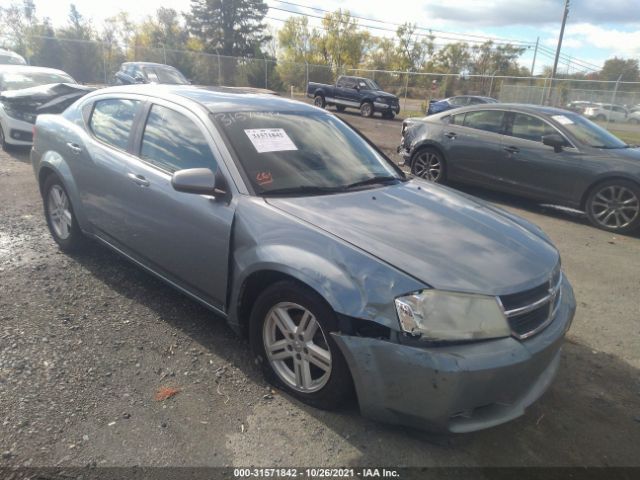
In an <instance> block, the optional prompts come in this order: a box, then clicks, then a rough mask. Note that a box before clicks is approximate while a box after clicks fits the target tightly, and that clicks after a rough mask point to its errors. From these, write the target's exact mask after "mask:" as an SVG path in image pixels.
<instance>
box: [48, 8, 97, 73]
mask: <svg viewBox="0 0 640 480" xmlns="http://www.w3.org/2000/svg"><path fill="white" fill-rule="evenodd" d="M57 36H58V38H59V39H60V41H61V45H62V48H63V51H64V60H63V70H64V71H66V72H67V73H69V74H70V75H71V76H72V77H73V78H75V79H76V80H77V81H79V82H83V83H97V82H103V81H104V80H105V72H104V70H103V62H102V48H101V45H100V44H98V43H96V35H95V32H94V30H93V26H92V25H91V22H90V21H89V20H87V19H85V18H84V17H83V16H82V15H81V14H80V12H79V11H78V9H77V8H76V6H75V5H74V4H71V6H70V8H69V17H68V23H67V26H66V27H64V28H62V29H61V30H60V31H59V32H58V35H57Z"/></svg>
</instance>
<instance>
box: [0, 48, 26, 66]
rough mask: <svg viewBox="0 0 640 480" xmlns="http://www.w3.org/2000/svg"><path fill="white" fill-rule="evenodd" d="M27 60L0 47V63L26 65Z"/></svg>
mask: <svg viewBox="0 0 640 480" xmlns="http://www.w3.org/2000/svg"><path fill="white" fill-rule="evenodd" d="M26 64H27V61H26V60H25V59H24V57H23V56H22V55H18V54H17V53H16V52H12V51H11V50H5V49H4V48H0V65H26Z"/></svg>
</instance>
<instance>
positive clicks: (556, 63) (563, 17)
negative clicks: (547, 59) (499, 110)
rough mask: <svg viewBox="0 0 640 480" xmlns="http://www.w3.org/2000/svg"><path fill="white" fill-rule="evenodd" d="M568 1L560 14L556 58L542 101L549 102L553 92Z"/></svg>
mask: <svg viewBox="0 0 640 480" xmlns="http://www.w3.org/2000/svg"><path fill="white" fill-rule="evenodd" d="M569 3H570V0H564V13H563V14H562V26H561V27H560V36H559V37H558V48H556V58H555V60H554V61H553V70H551V83H550V84H549V95H547V99H546V101H545V102H544V103H549V96H550V95H551V92H553V79H554V78H555V76H556V71H557V70H558V60H559V59H560V50H561V49H562V37H563V36H564V26H565V25H566V23H567V16H568V15H569Z"/></svg>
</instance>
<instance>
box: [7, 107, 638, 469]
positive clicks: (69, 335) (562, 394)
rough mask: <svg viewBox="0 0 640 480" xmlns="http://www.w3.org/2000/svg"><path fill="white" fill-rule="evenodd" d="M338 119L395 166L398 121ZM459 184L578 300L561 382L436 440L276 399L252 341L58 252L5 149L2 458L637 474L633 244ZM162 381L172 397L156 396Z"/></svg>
mask: <svg viewBox="0 0 640 480" xmlns="http://www.w3.org/2000/svg"><path fill="white" fill-rule="evenodd" d="M341 117H343V118H344V119H346V120H347V121H348V122H349V123H351V124H352V125H354V126H355V127H357V128H358V129H359V130H361V131H362V132H363V133H365V134H366V135H367V136H368V137H369V138H370V139H371V140H372V141H373V142H374V143H376V144H377V145H378V146H379V147H380V148H381V149H382V150H383V151H385V152H386V153H387V154H388V155H389V156H390V157H391V158H393V159H394V160H397V156H396V154H395V148H396V146H397V143H398V141H399V137H400V125H401V120H399V119H396V120H394V121H389V120H383V119H381V118H379V117H377V116H376V117H374V118H371V119H365V118H361V117H360V116H359V115H357V114H356V113H352V114H351V113H344V114H341ZM464 191H466V192H467V193H471V194H473V195H477V196H479V197H481V198H484V199H486V200H488V201H490V202H493V203H495V204H497V205H499V206H501V207H503V208H506V209H508V210H510V211H513V212H515V213H517V214H519V215H522V216H524V217H526V218H527V219H529V220H531V221H533V222H535V223H536V224H538V225H539V226H540V227H542V228H543V229H544V230H545V231H546V232H547V233H548V234H549V236H550V237H551V238H552V240H553V241H554V242H555V244H556V246H557V247H558V248H559V250H560V252H561V254H562V258H563V265H564V270H565V272H566V274H567V275H568V277H569V279H570V280H571V282H572V284H573V287H574V289H575V294H576V298H577V302H578V310H577V314H576V317H575V320H574V323H573V325H572V328H571V330H570V332H569V336H568V342H567V343H566V345H565V348H564V353H563V363H562V365H561V369H560V373H559V375H558V378H557V379H556V381H555V383H554V384H553V386H552V387H551V389H550V390H549V391H548V392H547V393H546V394H545V395H544V396H543V398H542V399H541V400H540V401H539V402H537V403H536V404H534V405H533V406H532V407H531V408H530V409H529V410H528V412H527V414H526V415H525V416H524V417H522V418H520V419H518V420H516V421H513V422H510V423H508V424H506V425H503V426H500V427H496V428H493V429H490V430H486V431H481V432H477V433H473V434H466V435H455V436H454V435H451V436H444V435H435V434H430V433H425V432H420V431H412V430H408V429H404V428H398V427H390V426H386V425H382V424H378V423H375V422H372V421H369V420H367V419H364V418H362V417H360V416H359V414H358V411H357V408H356V407H355V406H352V407H351V408H348V409H345V410H342V411H338V412H324V411H319V410H315V409H313V408H311V407H308V406H305V405H302V404H300V403H299V402H297V401H295V400H293V399H291V398H290V397H287V396H285V395H282V394H280V393H279V392H277V391H273V390H272V389H271V388H270V387H269V386H268V385H267V384H266V383H265V382H264V380H263V379H262V377H261V374H260V372H259V370H258V368H257V367H256V366H254V365H253V363H252V357H251V355H250V351H249V347H248V343H247V342H246V341H245V340H244V339H241V338H239V337H237V336H235V335H234V334H233V332H231V330H229V329H228V328H227V327H226V325H225V324H224V322H223V321H222V320H220V319H218V318H216V317H215V316H214V315H212V314H211V313H210V312H209V311H207V310H205V309H204V308H202V307H201V306H200V305H199V304H196V303H195V302H193V301H191V300H189V299H187V298H186V297H184V296H182V295H181V294H179V293H177V292H175V291H174V290H172V289H171V288H169V287H168V286H165V285H164V284H163V283H161V282H160V281H158V280H156V279H155V278H153V277H151V276H150V275H148V274H146V273H145V272H143V271H142V270H140V269H138V268H136V267H134V266H133V265H131V264H129V263H128V262H127V261H125V260H123V259H121V258H120V257H118V256H117V255H115V254H113V253H111V252H110V251H107V250H105V249H104V248H102V247H99V246H98V245H95V246H92V247H91V248H90V249H89V250H88V251H87V252H84V253H82V254H79V255H77V256H67V255H64V254H62V253H60V252H59V251H58V249H57V248H56V246H55V244H54V242H53V240H52V239H51V238H50V236H49V234H48V231H47V228H46V225H45V222H44V218H43V215H42V206H41V200H40V197H39V194H38V191H37V185H36V182H35V180H34V178H33V172H32V170H31V165H30V163H29V158H28V151H25V150H18V151H13V152H11V153H10V154H7V153H4V152H3V153H2V154H0V219H1V221H0V322H1V325H2V327H1V328H0V422H2V430H1V431H2V435H0V453H1V455H2V457H1V460H0V464H3V465H12V466H13V465H31V466H58V465H64V466H68V465H73V466H84V465H98V466H123V465H154V466H164V465H173V466H183V465H190V466H205V465H206V466H221V465H234V466H241V465H246V466H250V465H251V466H253V465H261V466H271V467H274V466H337V467H342V466H362V465H377V466H379V465H395V466H436V467H440V466H465V467H466V466H471V467H473V466H640V459H639V458H638V455H637V454H638V445H640V371H639V370H640V321H639V319H640V297H639V296H638V291H639V287H640V272H639V269H638V258H640V236H638V235H637V234H636V235H635V236H615V235H612V234H610V233H607V232H604V231H600V230H597V229H595V228H593V227H591V226H590V225H589V224H588V223H587V221H586V220H585V219H584V218H583V217H582V215H581V214H579V213H577V212H573V211H568V210H566V209H559V208H554V207H552V206H547V205H538V204H534V203H530V202H527V201H524V200H521V199H517V198H515V197H510V196H506V195H501V194H496V193H489V192H486V191H482V190H478V189H471V188H466V187H465V188H464ZM424 241H425V243H426V242H428V241H429V239H428V238H425V239H424ZM162 387H172V388H176V389H177V390H178V393H177V394H176V395H174V396H172V397H171V398H168V399H166V400H157V399H156V398H155V396H156V394H157V392H158V390H159V389H161V388H162Z"/></svg>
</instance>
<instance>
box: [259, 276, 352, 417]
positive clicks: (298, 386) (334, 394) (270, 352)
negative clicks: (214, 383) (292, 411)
mask: <svg viewBox="0 0 640 480" xmlns="http://www.w3.org/2000/svg"><path fill="white" fill-rule="evenodd" d="M250 322H251V324H250V329H251V330H250V341H251V348H252V350H253V353H254V355H255V356H256V360H257V363H258V364H260V366H261V367H262V370H263V372H264V375H265V377H266V378H267V380H269V381H270V382H271V383H273V384H275V385H276V386H278V387H281V388H283V389H284V390H286V391H287V392H289V393H290V394H291V395H293V396H294V397H296V398H298V399H300V400H301V401H303V402H305V403H307V404H309V405H313V406H315V407H318V408H325V409H332V408H336V407H338V406H340V405H342V404H343V403H344V402H345V401H346V400H347V399H348V398H349V397H350V396H351V395H352V392H353V386H352V382H351V375H350V373H349V368H348V366H347V363H346V361H345V359H344V357H343V355H342V352H341V351H340V349H339V347H338V346H337V344H336V343H335V341H334V340H333V338H332V337H331V332H332V331H335V330H337V319H336V315H335V313H334V312H333V310H332V309H331V307H329V306H328V305H327V304H326V302H325V301H324V300H323V299H322V298H321V297H320V296H318V295H317V294H316V293H315V292H313V291H312V290H310V289H308V288H306V287H304V286H302V285H300V284H298V283H295V282H293V281H281V282H278V283H276V284H274V285H272V286H270V287H269V288H267V289H266V290H265V291H264V292H263V293H262V294H260V296H259V297H258V299H257V300H256V302H255V304H254V306H253V310H252V312H251V319H250Z"/></svg>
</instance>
